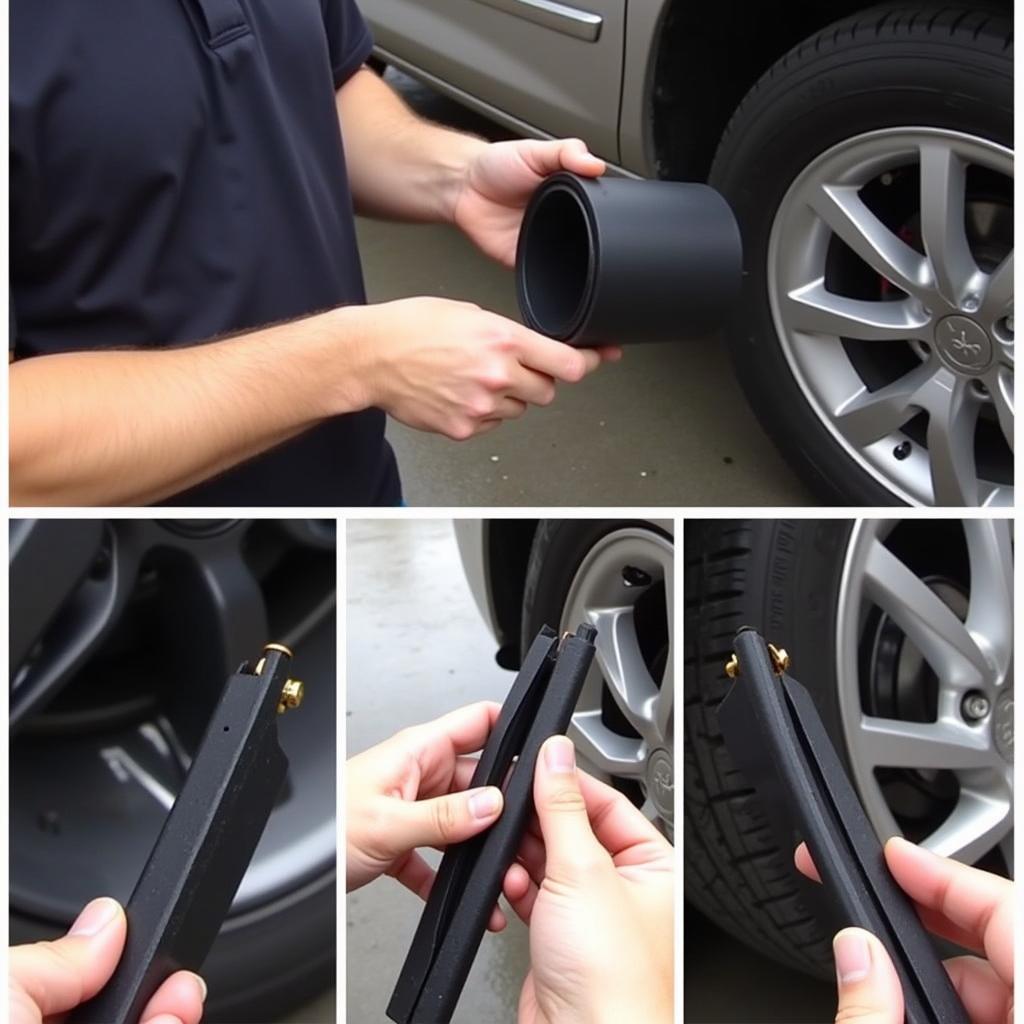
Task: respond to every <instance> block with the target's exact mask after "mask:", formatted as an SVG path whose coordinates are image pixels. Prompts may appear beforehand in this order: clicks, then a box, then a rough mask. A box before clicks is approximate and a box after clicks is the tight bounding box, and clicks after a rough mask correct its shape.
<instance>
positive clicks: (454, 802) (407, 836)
mask: <svg viewBox="0 0 1024 1024" xmlns="http://www.w3.org/2000/svg"><path fill="white" fill-rule="evenodd" d="M503 804H504V798H503V796H502V793H501V790H500V789H498V787H497V786H481V787H480V788H478V789H469V790H466V791H464V792H461V793H447V794H445V795H444V796H436V797H432V798H430V799H428V800H393V801H392V806H391V807H390V809H389V810H390V813H389V818H388V822H387V831H388V845H389V846H390V848H391V849H392V851H393V852H394V854H395V856H400V855H402V854H404V853H407V852H409V851H410V850H414V849H416V848H417V847H419V846H450V845H451V844H452V843H461V842H462V841H463V840H465V839H469V838H471V837H472V836H475V835H477V834H478V833H480V832H482V831H483V830H484V829H486V828H488V827H489V826H490V825H492V824H493V823H494V822H495V821H496V820H497V818H498V816H499V815H500V814H501V810H502V806H503Z"/></svg>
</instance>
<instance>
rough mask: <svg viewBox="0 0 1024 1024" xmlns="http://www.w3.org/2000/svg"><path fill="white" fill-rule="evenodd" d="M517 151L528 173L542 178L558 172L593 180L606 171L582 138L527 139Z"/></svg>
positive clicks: (520, 144)
mask: <svg viewBox="0 0 1024 1024" xmlns="http://www.w3.org/2000/svg"><path fill="white" fill-rule="evenodd" d="M517 152H518V153H519V156H520V158H521V159H522V160H523V162H524V163H525V164H526V165H527V166H528V167H529V168H530V170H531V171H533V173H534V174H536V175H538V176H540V177H542V178H546V177H547V176H548V175H549V174H554V172H555V171H560V170H566V171H572V172H573V173H574V174H580V175H582V176H583V177H587V178H596V177H597V176H598V175H601V174H604V172H605V169H606V168H605V162H604V161H603V160H602V159H601V158H600V157H596V156H594V155H593V153H591V152H590V151H589V150H588V149H587V144H586V143H585V142H584V141H583V140H582V139H551V140H545V141H541V140H536V139H527V140H524V141H522V142H520V143H519V144H518V147H517Z"/></svg>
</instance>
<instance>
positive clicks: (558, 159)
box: [452, 139, 605, 267]
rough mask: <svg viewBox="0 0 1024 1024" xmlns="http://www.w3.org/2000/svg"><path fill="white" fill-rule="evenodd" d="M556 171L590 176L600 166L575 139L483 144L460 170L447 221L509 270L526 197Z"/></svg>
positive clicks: (600, 171)
mask: <svg viewBox="0 0 1024 1024" xmlns="http://www.w3.org/2000/svg"><path fill="white" fill-rule="evenodd" d="M562 170H564V171H572V172H573V173H574V174H579V175H582V176H583V177H586V178H596V177H598V176H599V175H601V174H604V171H605V164H604V161H603V160H601V159H599V158H598V157H596V156H594V155H593V154H592V153H590V152H589V151H588V150H587V146H586V143H584V142H582V141H581V140H580V139H556V140H554V141H552V142H540V141H536V140H533V139H525V140H522V141H514V142H495V143H492V144H491V145H489V146H483V147H481V148H480V149H479V150H478V151H476V155H475V156H473V157H472V158H471V159H470V162H469V163H468V164H467V166H466V173H465V179H464V182H463V185H462V188H461V189H460V190H459V191H458V192H457V193H456V197H455V204H454V207H453V209H452V220H453V222H454V223H455V224H456V226H457V227H459V228H460V229H461V230H462V231H463V232H464V233H465V234H466V235H467V236H468V237H469V238H470V239H471V240H472V241H473V242H474V243H475V244H476V245H477V246H478V247H479V248H480V249H481V250H482V251H483V252H485V253H486V254H487V255H488V256H490V257H491V258H492V259H495V260H497V261H498V262H499V263H503V264H504V265H505V266H506V267H511V266H513V265H514V264H515V261H516V243H517V242H518V240H519V226H520V224H522V222H523V211H524V210H525V209H526V204H527V203H528V202H529V201H530V196H532V195H533V193H534V191H535V190H536V188H537V186H538V185H539V184H540V183H541V182H542V181H543V180H544V179H545V178H546V177H548V175H550V174H554V173H555V171H562Z"/></svg>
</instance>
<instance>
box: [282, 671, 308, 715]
mask: <svg viewBox="0 0 1024 1024" xmlns="http://www.w3.org/2000/svg"><path fill="white" fill-rule="evenodd" d="M303 693H305V687H304V686H303V685H302V683H300V682H299V680H298V679H288V680H286V681H285V684H284V686H283V687H281V699H280V700H279V701H278V702H277V713H278V714H279V715H283V714H284V713H285V712H286V711H292V710H294V709H295V708H297V707H298V706H299V705H300V704H301V703H302V695H303Z"/></svg>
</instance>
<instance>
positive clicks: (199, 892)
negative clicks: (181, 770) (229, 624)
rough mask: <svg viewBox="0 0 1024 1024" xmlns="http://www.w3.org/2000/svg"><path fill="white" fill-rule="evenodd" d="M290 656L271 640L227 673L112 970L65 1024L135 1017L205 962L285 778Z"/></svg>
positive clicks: (291, 702) (292, 684) (293, 693)
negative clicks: (282, 726)
mask: <svg viewBox="0 0 1024 1024" xmlns="http://www.w3.org/2000/svg"><path fill="white" fill-rule="evenodd" d="M291 657H292V655H291V652H290V651H289V650H288V648H287V647H283V646H281V645H280V644H268V645H267V647H266V648H265V649H264V652H263V657H262V658H260V659H259V661H257V662H256V664H255V665H254V666H253V665H249V664H244V665H242V666H241V667H240V668H239V670H238V672H237V673H236V674H235V675H233V676H231V677H230V678H229V679H228V681H227V685H226V686H225V688H224V693H223V695H222V696H221V699H220V703H219V704H218V705H217V709H216V711H215V712H214V714H213V718H212V719H211V720H210V724H209V726H208V727H207V730H206V734H205V735H204V737H203V739H202V742H201V743H200V744H199V748H198V750H197V751H196V755H195V757H194V758H193V760H192V764H191V766H190V768H189V771H188V775H187V776H186V778H185V782H184V785H183V786H182V788H181V792H180V793H179V794H178V797H177V799H176V800H175V801H174V806H173V807H172V808H171V813H170V815H169V816H168V818H167V821H166V822H165V823H164V827H163V830H162V831H161V832H160V836H159V838H158V839H157V841H156V845H155V846H154V847H153V852H152V853H151V854H150V857H149V860H148V861H147V862H146V866H145V867H144V868H143V869H142V874H141V876H140V877H139V881H138V884H137V885H136V886H135V890H134V892H133V893H132V896H131V899H130V900H129V901H128V906H127V907H126V908H125V914H126V916H127V918H128V938H127V941H126V943H125V948H124V952H123V953H122V955H121V959H120V961H119V963H118V965H117V969H116V970H115V971H114V975H113V977H112V978H111V979H110V981H109V982H107V984H106V985H105V986H104V987H103V989H102V990H101V991H100V993H99V994H98V995H97V996H96V997H95V998H93V999H90V1000H89V1001H88V1002H86V1003H83V1004H82V1005H81V1006H79V1007H78V1008H77V1009H76V1010H75V1011H73V1012H72V1014H71V1015H70V1016H69V1018H68V1022H69V1024H136V1022H137V1021H138V1019H139V1017H140V1015H141V1014H142V1011H143V1010H144V1009H145V1007H146V1003H147V1002H148V1001H149V999H150V998H151V996H152V995H153V993H154V992H156V990H157V988H159V986H160V985H161V983H162V982H163V981H165V980H166V979H167V978H168V977H170V975H171V974H173V973H174V972H175V971H178V970H182V969H184V970H190V971H198V970H199V969H200V968H201V967H202V965H203V961H204V960H205V959H206V955H207V953H209V951H210V947H211V946H212V945H213V942H214V939H216V937H217V933H218V932H219V931H220V928H221V925H222V924H223V923H224V918H225V917H226V916H227V913H228V910H229V908H230V907H231V901H232V900H233V899H234V897H235V892H236V891H237V889H238V886H239V884H240V883H241V881H242V876H243V875H244V874H245V871H246V869H247V868H248V866H249V861H250V860H251V859H252V855H253V852H254V851H255V849H256V844H257V843H258V842H259V839H260V836H261V835H262V834H263V830H264V828H265V827H266V824H267V819H268V818H269V817H270V812H271V810H272V809H273V807H274V803H275V801H276V800H277V797H278V794H279V793H280V791H281V787H282V785H283V784H284V780H285V775H286V773H287V770H288V759H287V758H286V757H285V755H284V752H283V751H282V750H281V747H280V746H279V744H278V738H277V716H278V714H280V713H282V712H283V711H286V710H289V709H290V708H294V707H298V705H299V704H300V703H301V701H302V684H301V683H299V682H298V681H297V680H294V679H289V678H288V665H289V662H290V661H291Z"/></svg>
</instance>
